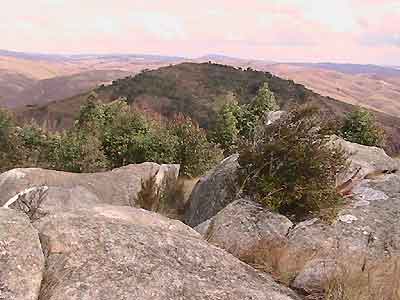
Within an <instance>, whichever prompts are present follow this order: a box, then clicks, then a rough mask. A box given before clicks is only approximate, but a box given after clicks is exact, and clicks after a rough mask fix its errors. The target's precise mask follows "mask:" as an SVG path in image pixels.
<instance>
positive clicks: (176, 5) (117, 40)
mask: <svg viewBox="0 0 400 300" xmlns="http://www.w3.org/2000/svg"><path fill="white" fill-rule="evenodd" d="M24 2H25V3H24ZM322 2H323V1H318V0H269V1H262V0H249V1H246V2H245V3H240V4H232V1H227V0H220V1H218V2H216V1H211V0H205V1H202V3H201V4H200V3H199V2H197V1H177V0H174V1H151V3H150V1H134V2H133V1H129V0H118V1H113V2H110V1H105V0H97V1H95V0H85V1H84V2H83V1H78V0H38V1H35V2H28V3H26V1H24V0H14V1H12V2H10V3H8V4H7V5H6V6H5V9H3V10H2V11H1V12H0V17H1V19H2V22H1V24H0V34H1V36H2V43H1V45H0V49H5V50H10V51H17V52H30V53H47V54H65V55H71V54H146V55H163V56H179V57H188V58H194V57H200V56H203V55H206V54H210V53H212V54H219V55H225V56H230V57H235V58H243V59H262V60H267V61H277V62H333V63H355V64H378V65H400V55H399V54H400V28H399V26H397V24H398V20H399V19H400V1H397V0H381V1H379V0H337V1H334V2H330V3H327V2H325V3H322ZM21 7H23V8H24V9H21Z"/></svg>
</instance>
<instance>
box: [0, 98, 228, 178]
mask: <svg viewBox="0 0 400 300" xmlns="http://www.w3.org/2000/svg"><path fill="white" fill-rule="evenodd" d="M0 140H1V144H0V171H5V170H8V169H10V168H15V167H28V166H37V167H44V168H51V169H56V170H62V171H68V172H97V171H103V170H107V169H112V168H117V167H121V166H124V165H127V164H132V163H142V162H146V161H152V162H156V163H160V164H163V163H179V164H181V170H182V175H186V176H199V175H201V174H202V173H204V172H205V171H207V170H208V169H209V168H211V167H212V166H213V165H214V164H215V163H217V161H218V160H219V159H220V158H221V151H220V149H219V148H218V147H217V146H216V145H215V144H213V143H211V142H209V141H208V140H207V136H206V133H205V131H204V130H203V129H200V127H199V126H198V124H197V123H196V122H194V121H192V120H191V119H190V118H189V117H184V116H180V117H177V118H176V119H175V120H174V121H172V122H163V121H158V122H156V121H152V120H149V119H148V118H146V117H145V115H144V114H143V113H141V112H139V111H137V110H135V109H132V108H131V107H130V106H129V105H128V104H127V102H126V99H119V100H116V101H113V102H111V103H109V104H103V103H100V102H99V101H98V100H97V96H96V94H95V93H92V94H91V95H90V96H89V98H88V101H87V102H86V103H85V105H83V106H82V108H81V112H80V114H79V116H78V118H77V120H76V122H75V125H74V127H73V128H71V129H70V130H67V131H64V132H62V133H50V132H47V131H45V130H43V129H41V128H40V127H38V126H37V125H34V124H33V125H25V126H23V127H22V128H21V127H17V126H16V125H15V122H14V120H13V118H12V117H11V115H10V114H8V113H6V112H3V111H0Z"/></svg>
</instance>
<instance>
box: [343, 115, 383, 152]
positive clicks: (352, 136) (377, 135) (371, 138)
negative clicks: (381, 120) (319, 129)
mask: <svg viewBox="0 0 400 300" xmlns="http://www.w3.org/2000/svg"><path fill="white" fill-rule="evenodd" d="M341 135H342V136H343V138H344V139H346V140H348V141H350V142H353V143H357V144H361V145H366V146H377V147H382V146H383V145H384V144H385V134H384V130H383V129H382V128H381V127H380V126H379V125H378V123H377V122H376V120H375V116H374V115H373V114H372V113H371V112H369V111H367V110H365V109H362V108H358V109H355V110H354V111H352V112H350V113H348V114H347V115H346V117H345V120H344V123H343V126H342V128H341Z"/></svg>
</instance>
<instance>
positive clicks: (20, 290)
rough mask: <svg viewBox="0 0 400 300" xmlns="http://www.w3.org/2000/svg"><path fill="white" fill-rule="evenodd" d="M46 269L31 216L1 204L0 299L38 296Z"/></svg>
mask: <svg viewBox="0 0 400 300" xmlns="http://www.w3.org/2000/svg"><path fill="white" fill-rule="evenodd" d="M43 269H44V257H43V252H42V248H41V245H40V241H39V235H38V232H37V231H36V230H35V228H34V227H33V226H32V225H31V224H30V221H29V219H28V218H27V217H26V216H25V215H24V214H22V213H20V212H17V211H14V210H11V209H6V208H0V299H1V300H36V299H38V296H39V291H40V285H41V281H42V271H43Z"/></svg>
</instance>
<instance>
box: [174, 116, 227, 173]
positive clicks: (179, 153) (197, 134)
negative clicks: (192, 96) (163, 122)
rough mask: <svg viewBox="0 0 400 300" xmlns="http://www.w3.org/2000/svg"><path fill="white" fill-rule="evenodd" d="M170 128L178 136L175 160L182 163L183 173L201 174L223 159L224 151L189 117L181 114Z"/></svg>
mask: <svg viewBox="0 0 400 300" xmlns="http://www.w3.org/2000/svg"><path fill="white" fill-rule="evenodd" d="M168 129H169V130H170V133H171V134H172V135H174V136H176V137H177V145H176V152H175V153H176V154H175V155H176V156H175V162H176V163H179V164H180V165H181V171H182V174H184V175H186V176H189V177H197V176H200V175H202V174H204V173H205V172H206V171H208V170H209V169H210V168H212V167H213V166H214V165H216V164H217V162H218V161H220V160H221V159H222V157H223V155H222V151H221V150H220V149H219V148H218V147H217V145H215V144H214V143H211V142H209V141H208V140H207V135H206V132H205V131H204V129H202V128H200V127H199V125H198V124H197V123H196V122H194V121H193V120H192V119H190V118H189V117H185V116H183V115H179V116H178V117H176V118H175V120H173V121H171V122H169V124H168Z"/></svg>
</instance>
